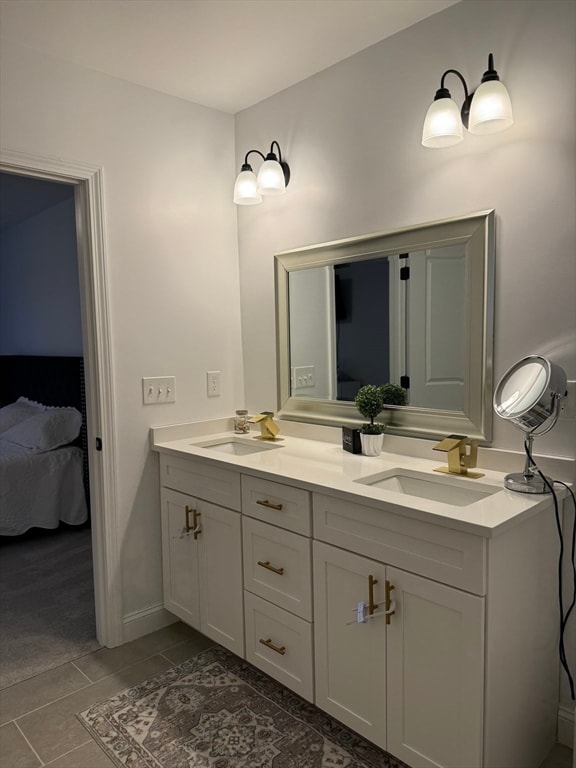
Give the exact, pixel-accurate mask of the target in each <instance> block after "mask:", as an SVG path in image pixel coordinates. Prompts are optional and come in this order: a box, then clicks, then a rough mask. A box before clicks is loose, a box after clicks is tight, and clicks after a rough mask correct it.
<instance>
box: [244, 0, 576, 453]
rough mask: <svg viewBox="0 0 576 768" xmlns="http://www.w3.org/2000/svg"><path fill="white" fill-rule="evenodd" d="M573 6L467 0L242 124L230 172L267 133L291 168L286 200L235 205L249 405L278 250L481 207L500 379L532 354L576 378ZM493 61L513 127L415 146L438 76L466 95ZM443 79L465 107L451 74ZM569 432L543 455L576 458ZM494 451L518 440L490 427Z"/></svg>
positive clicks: (264, 106) (569, 427) (501, 427)
mask: <svg viewBox="0 0 576 768" xmlns="http://www.w3.org/2000/svg"><path fill="white" fill-rule="evenodd" d="M574 11H575V5H574V3H571V2H564V1H563V0H560V1H559V2H558V1H556V0H548V1H547V2H544V1H543V0H542V2H540V1H537V2H523V1H521V0H518V1H517V0H464V2H462V3H458V4H457V5H454V6H452V7H450V8H449V9H447V10H445V11H443V12H441V13H439V14H436V15H435V16H432V17H430V18H429V19H426V20H424V21H422V22H420V23H419V24H417V25H415V26H413V27H411V28H409V29H407V30H404V31H403V32H400V33H398V34H397V35H395V36H393V37H391V38H389V39H387V40H384V41H383V42H382V43H379V44H377V45H375V46H372V47H371V48H368V49H367V50H365V51H362V52H361V53H359V54H357V55H355V56H353V57H351V58H349V59H347V60H345V61H343V62H341V63H340V64H338V65H335V66H333V67H330V68H329V69H327V70H325V71H323V72H321V73H319V74H318V75H315V76H313V77H311V78H309V79H308V80H306V81H304V82H302V83H300V84H298V85H295V86H293V87H291V88H288V89H287V90H285V91H283V92H281V93H279V94H277V95H275V96H273V97H272V98H270V99H267V100H266V101H263V102H261V103H260V104H258V105H256V106H254V107H252V108H250V109H248V110H245V111H243V112H241V113H239V114H238V115H237V116H236V150H237V166H238V167H239V164H240V163H241V160H242V157H243V155H244V153H245V152H246V151H247V150H248V149H251V148H253V147H257V148H260V149H264V148H266V147H267V146H268V145H269V144H270V141H271V140H272V139H276V140H278V141H279V143H280V146H281V148H282V152H283V155H285V157H286V160H287V161H288V162H289V163H290V167H291V171H292V177H291V181H290V185H289V187H288V190H287V192H286V194H285V195H284V196H281V197H278V198H268V199H266V200H265V201H264V203H263V204H262V205H259V206H251V207H245V208H242V209H240V210H239V212H238V225H239V248H240V281H241V291H242V321H243V340H244V362H245V381H246V393H247V406H248V407H249V408H250V409H253V408H256V407H258V406H259V405H260V404H261V403H267V404H270V403H273V402H275V397H276V371H275V353H274V349H275V337H274V282H273V254H274V253H275V252H276V251H280V250H285V249H290V248H297V247H299V246H303V245H309V244H313V243H321V242H325V241H329V240H336V239H339V238H344V237H351V236H354V235H362V234H368V233H372V232H378V231H383V230H387V229H394V228H397V227H401V226H406V225H410V224H415V223H418V222H426V221H433V220H436V219H443V218H448V217H450V216H456V215H463V214H467V213H472V212H475V211H480V210H484V209H487V208H494V209H495V211H496V216H497V253H496V262H497V266H496V307H495V324H496V332H495V342H494V361H495V380H496V381H497V380H498V379H499V378H500V377H501V376H502V375H503V374H504V372H505V371H506V370H507V368H508V367H509V366H510V365H512V364H513V363H514V362H516V361H517V360H518V359H520V358H521V357H523V356H524V355H528V354H534V353H541V354H544V355H547V356H549V357H550V358H551V359H552V360H554V361H556V362H558V363H559V364H560V365H562V366H563V367H564V368H565V370H566V372H567V374H568V378H569V379H574V378H576V352H575V337H576V318H575V312H576V309H575V306H576V301H575V295H574V291H575V284H576V274H575V259H574V252H575V215H574V212H575V210H576V200H575V177H574V163H575V160H574V121H575V105H574V93H575V92H576V84H575V71H576V66H575V53H574V34H575V21H574ZM490 52H493V53H494V57H495V66H496V69H497V70H498V71H499V73H500V75H501V78H502V80H503V82H505V84H506V86H507V87H508V89H509V91H510V94H511V98H512V101H513V108H514V116H515V123H514V125H513V127H512V128H511V129H509V130H508V131H506V132H503V133H499V134H494V135H492V136H472V135H467V136H466V137H465V139H464V141H463V142H462V143H461V144H459V145H457V146H455V147H450V148H448V149H443V150H431V149H425V148H424V147H422V146H421V143H420V141H421V132H422V122H423V120H424V115H425V113H426V110H427V108H428V106H429V104H430V103H431V101H432V99H433V97H434V94H435V91H436V89H437V88H438V87H439V85H440V78H441V75H442V73H443V72H444V71H445V70H446V69H448V68H456V69H459V70H460V71H461V72H462V73H463V75H464V76H465V77H466V78H467V80H468V82H469V83H470V84H471V85H472V86H473V87H475V86H476V85H478V83H479V82H480V78H481V76H482V74H483V72H484V70H485V69H486V66H487V60H488V53H490ZM446 84H447V85H448V87H449V88H450V89H451V91H452V95H453V97H454V98H455V100H456V101H458V102H459V103H461V101H462V100H463V92H462V88H461V85H460V83H459V81H458V80H457V78H456V77H455V76H451V77H449V78H448V79H447V83H446ZM262 361H267V363H266V364H265V368H264V370H263V364H262ZM575 426H576V424H575V422H574V420H573V419H572V420H571V421H570V420H568V419H566V418H564V419H562V420H561V422H560V423H559V424H558V426H557V427H556V428H555V429H554V430H553V431H552V432H551V433H550V435H549V436H547V437H545V438H542V439H540V440H539V441H538V443H537V445H536V450H537V452H542V453H546V452H548V453H551V454H554V455H564V456H572V457H574V456H576V446H575V441H576V438H575V434H576V429H575ZM493 444H494V445H495V446H496V447H500V448H505V449H511V450H518V451H520V450H521V444H522V437H521V435H520V433H519V432H518V431H517V430H515V429H514V428H513V427H511V426H510V425H508V424H506V423H504V422H503V421H501V420H498V419H495V422H494V443H493ZM520 461H521V460H520Z"/></svg>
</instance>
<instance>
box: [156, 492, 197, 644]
mask: <svg viewBox="0 0 576 768" xmlns="http://www.w3.org/2000/svg"><path fill="white" fill-rule="evenodd" d="M161 501H162V571H163V580H164V607H165V608H166V610H167V611H170V612H171V613H173V614H175V615H176V616H178V617H179V618H180V619H182V621H185V622H186V623H187V624H190V626H192V627H194V628H195V629H200V602H199V593H198V555H197V547H196V542H195V541H194V536H193V535H192V534H191V533H186V522H187V520H188V522H189V524H191V522H192V512H191V510H192V509H194V507H195V505H196V500H195V499H193V498H192V497H191V496H186V495H185V494H183V493H178V492H177V491H171V490H168V489H167V488H162V495H161Z"/></svg>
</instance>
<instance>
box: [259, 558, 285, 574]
mask: <svg viewBox="0 0 576 768" xmlns="http://www.w3.org/2000/svg"><path fill="white" fill-rule="evenodd" d="M258 565H261V566H262V568H266V569H267V570H269V571H272V573H277V574H278V576H283V575H284V568H274V566H273V565H270V560H266V562H265V563H263V562H262V560H258Z"/></svg>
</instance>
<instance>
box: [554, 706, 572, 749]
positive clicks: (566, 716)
mask: <svg viewBox="0 0 576 768" xmlns="http://www.w3.org/2000/svg"><path fill="white" fill-rule="evenodd" d="M575 727H576V724H575V718H574V710H573V709H570V708H569V707H563V706H560V707H558V736H557V738H558V742H559V743H560V744H564V745H565V746H566V747H570V749H575V748H576V745H575V744H574V733H575V731H574V728H575Z"/></svg>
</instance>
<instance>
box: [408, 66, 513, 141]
mask: <svg viewBox="0 0 576 768" xmlns="http://www.w3.org/2000/svg"><path fill="white" fill-rule="evenodd" d="M449 74H453V75H457V76H458V77H459V78H460V80H461V82H462V85H463V86H464V97H465V98H464V103H463V104H462V108H461V110H458V106H457V105H456V103H455V102H454V101H453V100H452V97H451V96H450V91H449V90H448V88H446V87H445V86H444V79H445V77H446V75H449ZM513 122H514V120H513V118H512V104H511V102H510V96H509V95H508V91H507V90H506V88H505V87H504V85H503V84H502V83H501V82H500V78H499V77H498V72H496V70H495V69H494V56H493V55H492V54H490V55H489V56H488V69H487V70H486V72H484V74H483V75H482V82H481V83H480V85H479V86H478V88H477V89H476V90H475V91H473V92H472V93H471V94H468V86H467V85H466V81H465V80H464V78H463V77H462V75H461V74H460V72H458V70H457V69H447V70H446V72H444V74H443V75H442V80H441V81H440V88H439V89H438V90H437V91H436V95H435V96H434V101H433V102H432V104H431V105H430V107H429V109H428V112H427V113H426V119H425V120H424V128H423V130H422V144H423V145H424V146H425V147H432V148H439V147H450V146H452V144H458V143H459V142H460V141H462V139H463V138H464V133H463V131H462V125H464V127H465V128H467V129H468V130H469V131H470V133H476V134H478V133H497V132H498V131H504V130H505V129H506V128H509V127H510V126H511V125H512V123H513Z"/></svg>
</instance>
